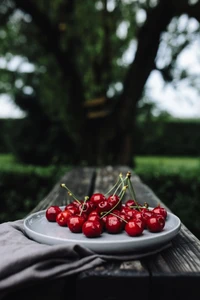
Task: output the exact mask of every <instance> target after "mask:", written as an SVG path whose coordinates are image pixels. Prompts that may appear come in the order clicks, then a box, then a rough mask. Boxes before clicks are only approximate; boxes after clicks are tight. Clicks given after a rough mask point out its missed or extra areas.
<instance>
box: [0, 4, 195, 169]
mask: <svg viewBox="0 0 200 300" xmlns="http://www.w3.org/2000/svg"><path fill="white" fill-rule="evenodd" d="M198 8H199V1H196V2H195V3H190V1H187V0H183V1H167V0H162V1H154V0H150V1H149V0H139V1H134V0H129V1H119V0H102V1H99V0H98V1H97V0H94V1H91V0H84V1H81V0H78V1H73V0H71V1H69V0H66V1H64V0H49V1H46V0H41V1H33V0H26V1H24V0H7V1H0V43H1V49H0V56H1V59H0V63H1V64H0V68H1V73H0V93H1V94H7V95H10V97H11V99H12V100H13V101H14V102H15V103H16V104H17V105H18V106H19V107H21V109H22V110H23V111H24V112H25V113H26V120H25V121H24V123H23V124H22V123H21V127H18V128H16V134H15V137H14V135H13V140H11V139H10V141H9V144H10V146H11V148H12V149H13V153H14V154H15V155H16V156H17V157H18V159H20V160H21V161H22V162H26V163H36V164H48V163H50V164H51V163H55V161H56V160H57V162H58V163H59V162H61V163H74V164H80V163H81V161H83V160H84V161H85V162H86V161H87V160H90V159H91V158H92V159H93V160H92V161H91V162H90V164H94V163H95V164H98V163H99V162H100V163H115V162H116V163H124V161H123V160H125V159H126V162H129V161H130V160H132V159H131V158H132V155H133V154H134V153H133V151H132V148H131V149H130V151H129V153H128V152H127V151H128V150H127V149H128V147H126V141H127V140H133V139H134V137H133V135H132V134H131V133H132V132H134V133H135V131H136V130H137V128H136V129H135V127H134V124H135V121H134V120H135V115H136V113H135V106H136V104H137V103H140V102H141V100H142V92H143V95H144V94H145V84H146V80H147V79H148V76H149V75H150V73H151V71H153V70H157V71H158V72H159V74H161V75H162V77H163V79H164V80H165V82H166V83H170V84H173V86H174V87H176V88H177V89H179V83H180V81H184V82H186V81H187V83H188V85H189V86H192V87H194V88H196V89H197V91H198V90H199V77H198V76H197V75H196V74H193V73H190V72H188V70H187V69H186V68H185V67H181V68H180V66H179V64H178V58H179V57H180V55H181V53H183V51H184V50H185V49H187V47H188V46H191V45H192V44H193V43H194V42H195V41H196V40H197V36H198V34H199V20H200V16H199V13H198V11H200V9H198ZM130 49H132V50H130ZM127 50H129V51H128V52H127ZM130 51H131V52H130ZM130 56H131V57H130ZM147 92H148V91H147ZM99 97H103V98H106V104H105V105H103V108H102V107H100V108H99V107H97V108H96V110H97V111H96V110H95V113H96V112H98V110H99V111H100V112H101V113H103V114H104V116H105V114H107V117H98V118H97V120H96V119H95V120H88V112H90V110H89V109H88V108H86V107H85V106H84V104H85V101H89V102H93V100H94V99H96V98H99ZM121 102H122V103H121ZM144 109H145V108H144V106H140V105H138V112H137V113H139V112H140V111H142V110H144ZM92 112H94V111H93V109H92ZM145 118H148V115H146V116H145ZM104 128H106V130H105V129H104ZM140 129H141V130H142V134H143V135H144V128H142V127H140ZM90 132H91V133H90ZM30 133H31V134H30ZM118 136H121V143H120V145H119V146H120V149H119V148H118V147H115V146H114V147H111V146H110V145H116V144H117V142H118ZM19 139H20V140H21V141H22V142H21V144H24V147H19V144H18V143H17V142H18V140H19ZM123 139H124V140H123ZM61 141H62V142H61ZM133 144H136V142H135V141H134V143H130V145H131V146H130V147H132V145H133ZM17 145H18V147H17ZM93 145H95V147H94V146H93ZM106 145H109V147H107V146H106ZM11 148H10V149H11ZM48 149H52V155H50V156H49V153H48ZM46 150H47V152H45V151H46ZM134 151H135V150H134ZM108 152H109V153H108ZM105 153H106V155H105ZM118 153H119V155H118ZM122 153H124V156H123V155H122ZM120 159H121V161H120Z"/></svg>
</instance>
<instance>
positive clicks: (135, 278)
mask: <svg viewBox="0 0 200 300" xmlns="http://www.w3.org/2000/svg"><path fill="white" fill-rule="evenodd" d="M144 287H145V288H144ZM91 289H92V290H93V291H94V292H95V296H94V294H93V293H91V292H90V291H91ZM76 291H77V294H76V299H77V300H81V299H87V300H94V299H95V300H107V299H115V300H122V299H141V300H147V299H148V294H149V273H148V271H147V270H146V269H145V268H144V267H143V266H142V265H141V263H140V261H139V260H135V261H131V262H124V263H119V262H118V263H116V262H115V263H109V264H106V265H104V266H100V267H97V268H95V269H94V270H92V269H91V270H88V271H85V272H82V273H81V274H80V275H79V276H78V278H77V288H76Z"/></svg>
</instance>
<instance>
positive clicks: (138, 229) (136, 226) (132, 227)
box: [125, 219, 144, 236]
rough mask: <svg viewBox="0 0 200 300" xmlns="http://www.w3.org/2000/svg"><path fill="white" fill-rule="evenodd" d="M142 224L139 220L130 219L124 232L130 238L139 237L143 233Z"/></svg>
mask: <svg viewBox="0 0 200 300" xmlns="http://www.w3.org/2000/svg"><path fill="white" fill-rule="evenodd" d="M143 230H144V227H143V223H142V221H141V220H139V219H132V220H130V221H128V223H126V225H125V231H126V233H127V234H128V235H130V236H139V235H141V234H142V233H143Z"/></svg>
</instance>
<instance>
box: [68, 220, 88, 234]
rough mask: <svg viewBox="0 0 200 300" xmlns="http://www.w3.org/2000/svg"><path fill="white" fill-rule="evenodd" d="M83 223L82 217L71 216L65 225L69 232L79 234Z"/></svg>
mask: <svg viewBox="0 0 200 300" xmlns="http://www.w3.org/2000/svg"><path fill="white" fill-rule="evenodd" d="M84 222H85V219H84V217H82V216H71V217H69V218H68V222H67V225H68V227H69V229H70V230H71V232H74V233H80V232H82V226H83V223H84Z"/></svg>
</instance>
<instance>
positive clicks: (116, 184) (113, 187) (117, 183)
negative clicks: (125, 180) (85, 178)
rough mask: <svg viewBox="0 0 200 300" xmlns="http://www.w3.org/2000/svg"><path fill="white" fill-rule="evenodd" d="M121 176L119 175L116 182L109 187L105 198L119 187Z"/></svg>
mask: <svg viewBox="0 0 200 300" xmlns="http://www.w3.org/2000/svg"><path fill="white" fill-rule="evenodd" d="M121 178H122V174H121V173H120V174H119V178H118V179H117V182H116V183H115V184H114V185H113V186H112V187H111V189H110V190H109V191H108V192H107V193H106V194H105V196H107V195H109V194H110V193H111V192H112V190H113V189H115V187H116V186H118V185H119V182H120V181H121Z"/></svg>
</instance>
